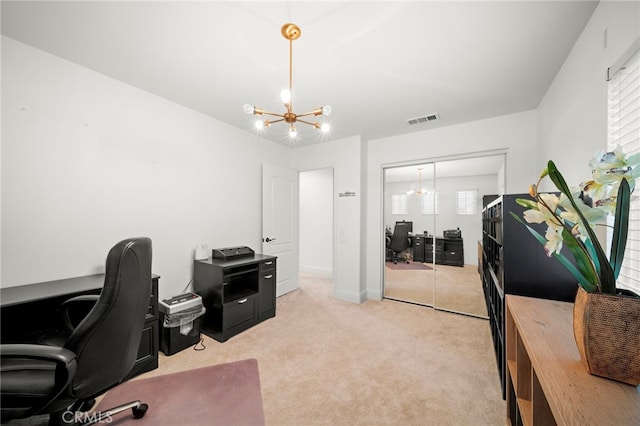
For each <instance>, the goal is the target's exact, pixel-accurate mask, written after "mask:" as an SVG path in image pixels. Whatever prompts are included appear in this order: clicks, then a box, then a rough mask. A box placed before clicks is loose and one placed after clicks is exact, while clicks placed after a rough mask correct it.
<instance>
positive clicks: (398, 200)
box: [391, 194, 407, 214]
mask: <svg viewBox="0 0 640 426" xmlns="http://www.w3.org/2000/svg"><path fill="white" fill-rule="evenodd" d="M391 214H407V194H392V195H391Z"/></svg>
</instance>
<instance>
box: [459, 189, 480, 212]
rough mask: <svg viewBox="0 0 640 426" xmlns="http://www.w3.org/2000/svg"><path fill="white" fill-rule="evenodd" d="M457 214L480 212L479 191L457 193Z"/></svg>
mask: <svg viewBox="0 0 640 426" xmlns="http://www.w3.org/2000/svg"><path fill="white" fill-rule="evenodd" d="M457 199H458V201H457V205H456V213H457V214H476V213H477V212H478V191H477V190H475V189H474V190H471V191H457Z"/></svg>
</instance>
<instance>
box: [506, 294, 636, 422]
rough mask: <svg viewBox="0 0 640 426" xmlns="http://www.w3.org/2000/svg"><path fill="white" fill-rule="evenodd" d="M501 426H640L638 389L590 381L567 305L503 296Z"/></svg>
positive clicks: (570, 304)
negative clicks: (504, 354) (504, 349)
mask: <svg viewBox="0 0 640 426" xmlns="http://www.w3.org/2000/svg"><path fill="white" fill-rule="evenodd" d="M506 299H507V301H506V305H507V315H506V344H507V367H508V368H507V386H508V388H507V424H511V425H519V424H524V425H544V426H546V425H556V424H557V425H580V426H587V425H594V426H601V425H616V426H623V425H629V426H631V425H640V387H633V386H630V385H627V384H624V383H618V382H616V381H613V380H609V379H604V378H601V377H597V376H592V375H590V374H589V373H587V370H586V368H585V366H584V365H583V364H582V361H581V359H580V354H579V353H578V348H577V346H576V343H575V339H574V337H573V323H572V321H573V303H567V302H558V301H554V300H546V299H537V298H530V297H523V296H515V295H507V296H506Z"/></svg>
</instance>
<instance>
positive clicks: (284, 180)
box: [262, 164, 299, 296]
mask: <svg viewBox="0 0 640 426" xmlns="http://www.w3.org/2000/svg"><path fill="white" fill-rule="evenodd" d="M262 253H264V254H270V255H272V256H278V260H277V261H276V265H277V270H276V279H277V281H276V296H282V295H283V294H285V293H288V292H290V291H293V290H295V289H297V288H298V269H299V266H298V263H299V260H298V173H297V172H296V171H294V170H291V169H286V168H282V167H278V166H274V165H270V164H263V165H262Z"/></svg>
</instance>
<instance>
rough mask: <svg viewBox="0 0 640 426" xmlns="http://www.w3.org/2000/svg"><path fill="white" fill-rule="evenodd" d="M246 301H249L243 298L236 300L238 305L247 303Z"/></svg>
mask: <svg viewBox="0 0 640 426" xmlns="http://www.w3.org/2000/svg"><path fill="white" fill-rule="evenodd" d="M247 300H249V299H247V298H244V299H242V300H238V303H247Z"/></svg>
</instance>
